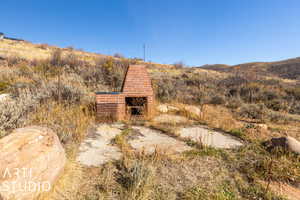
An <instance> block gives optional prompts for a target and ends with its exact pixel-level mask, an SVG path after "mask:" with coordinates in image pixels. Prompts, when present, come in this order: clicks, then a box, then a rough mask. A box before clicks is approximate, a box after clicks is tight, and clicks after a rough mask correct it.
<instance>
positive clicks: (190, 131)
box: [177, 126, 243, 149]
mask: <svg viewBox="0 0 300 200" xmlns="http://www.w3.org/2000/svg"><path fill="white" fill-rule="evenodd" d="M177 133H178V135H179V137H181V138H185V139H190V140H192V141H194V142H199V143H201V144H203V145H205V146H211V147H215V148H224V149H230V148H235V147H239V146H242V145H243V143H241V142H240V141H239V140H238V139H235V138H234V137H232V136H230V135H225V134H223V133H220V132H216V131H212V130H209V129H207V128H205V127H202V126H196V127H185V128H181V129H180V130H178V132H177Z"/></svg>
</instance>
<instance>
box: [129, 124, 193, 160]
mask: <svg viewBox="0 0 300 200" xmlns="http://www.w3.org/2000/svg"><path fill="white" fill-rule="evenodd" d="M132 128H133V130H134V131H136V132H138V134H136V136H135V137H132V139H129V141H128V143H129V144H130V145H131V147H132V148H134V149H136V150H137V151H138V152H144V153H146V154H152V153H154V152H155V151H159V152H162V153H167V154H173V153H181V152H184V151H188V150H191V149H192V148H191V147H190V146H188V145H187V144H186V143H185V142H182V141H179V140H176V139H175V138H172V137H170V136H167V135H165V134H163V133H161V132H160V131H157V130H153V129H150V128H146V127H142V126H134V127H132Z"/></svg>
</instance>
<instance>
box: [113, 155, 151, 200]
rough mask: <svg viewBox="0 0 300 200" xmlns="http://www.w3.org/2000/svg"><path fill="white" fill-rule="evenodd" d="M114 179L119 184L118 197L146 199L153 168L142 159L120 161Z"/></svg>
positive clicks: (149, 191) (149, 190)
mask: <svg viewBox="0 0 300 200" xmlns="http://www.w3.org/2000/svg"><path fill="white" fill-rule="evenodd" d="M117 168H118V169H119V172H118V173H116V180H117V182H118V183H119V184H120V185H121V187H122V189H121V194H120V198H121V199H124V200H131V199H135V200H144V199H145V200H146V199H149V197H150V195H151V192H152V191H151V188H152V187H153V183H154V170H153V169H152V167H151V166H150V165H149V164H147V163H146V162H145V161H142V160H131V161H130V162H128V161H127V162H124V160H123V161H120V162H119V163H118V164H117Z"/></svg>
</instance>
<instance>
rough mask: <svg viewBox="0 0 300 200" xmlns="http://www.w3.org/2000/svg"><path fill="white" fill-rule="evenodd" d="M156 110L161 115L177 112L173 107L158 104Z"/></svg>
mask: <svg viewBox="0 0 300 200" xmlns="http://www.w3.org/2000/svg"><path fill="white" fill-rule="evenodd" d="M157 110H158V111H159V112H161V113H167V112H172V111H173V112H174V111H178V110H179V108H177V107H175V106H170V105H167V104H160V105H158V106H157Z"/></svg>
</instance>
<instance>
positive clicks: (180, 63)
mask: <svg viewBox="0 0 300 200" xmlns="http://www.w3.org/2000/svg"><path fill="white" fill-rule="evenodd" d="M173 65H174V67H175V68H178V69H181V68H184V67H185V64H184V63H183V62H182V61H179V62H176V63H174V64H173Z"/></svg>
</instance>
